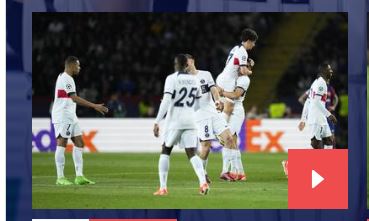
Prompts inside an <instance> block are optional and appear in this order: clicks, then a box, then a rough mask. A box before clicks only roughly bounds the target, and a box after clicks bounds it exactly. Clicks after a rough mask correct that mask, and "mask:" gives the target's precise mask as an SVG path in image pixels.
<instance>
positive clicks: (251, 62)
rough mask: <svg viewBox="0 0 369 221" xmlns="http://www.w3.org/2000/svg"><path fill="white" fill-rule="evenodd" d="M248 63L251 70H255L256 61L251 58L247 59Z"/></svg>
mask: <svg viewBox="0 0 369 221" xmlns="http://www.w3.org/2000/svg"><path fill="white" fill-rule="evenodd" d="M247 63H248V65H250V67H251V68H253V67H254V65H255V61H254V60H252V59H251V58H249V59H247Z"/></svg>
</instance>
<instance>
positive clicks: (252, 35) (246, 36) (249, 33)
mask: <svg viewBox="0 0 369 221" xmlns="http://www.w3.org/2000/svg"><path fill="white" fill-rule="evenodd" d="M247 40H250V41H256V40H258V34H256V32H255V31H254V30H252V29H250V28H246V29H244V30H243V31H242V33H241V41H242V42H246V41H247Z"/></svg>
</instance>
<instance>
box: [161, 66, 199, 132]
mask: <svg viewBox="0 0 369 221" xmlns="http://www.w3.org/2000/svg"><path fill="white" fill-rule="evenodd" d="M164 94H170V95H171V96H172V102H171V103H170V106H169V110H168V112H167V115H166V117H165V127H166V129H196V125H195V103H196V99H198V98H200V87H199V84H198V81H197V79H196V77H195V76H193V75H190V74H188V73H185V72H175V73H173V74H171V75H169V76H168V77H167V79H166V80H165V85H164Z"/></svg>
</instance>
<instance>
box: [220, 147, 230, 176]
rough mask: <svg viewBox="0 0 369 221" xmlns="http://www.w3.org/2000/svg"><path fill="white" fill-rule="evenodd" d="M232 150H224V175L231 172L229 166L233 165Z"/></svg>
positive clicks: (224, 148)
mask: <svg viewBox="0 0 369 221" xmlns="http://www.w3.org/2000/svg"><path fill="white" fill-rule="evenodd" d="M231 155H232V152H231V149H229V148H226V147H223V149H222V158H223V169H222V174H223V173H227V172H229V166H230V165H231V157H232V156H231Z"/></svg>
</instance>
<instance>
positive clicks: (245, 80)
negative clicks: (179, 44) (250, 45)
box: [218, 59, 254, 181]
mask: <svg viewBox="0 0 369 221" xmlns="http://www.w3.org/2000/svg"><path fill="white" fill-rule="evenodd" d="M253 65H254V63H253V61H252V60H251V59H248V62H247V65H246V66H245V67H246V68H247V69H248V70H249V72H248V73H247V74H241V73H239V74H238V78H237V80H236V82H235V89H234V91H232V92H228V91H225V90H224V89H223V88H221V87H218V89H219V93H220V95H221V96H224V97H226V98H228V99H231V100H233V101H234V107H233V111H232V112H231V116H230V119H229V126H230V129H231V133H232V135H233V141H234V143H235V144H234V146H235V147H236V149H233V150H232V152H233V153H232V154H233V155H234V156H235V160H234V161H233V162H234V164H232V162H230V163H229V164H228V165H226V169H227V170H229V166H231V172H230V176H231V177H232V178H233V179H234V180H241V181H243V180H246V175H245V172H244V168H243V165H242V160H241V152H240V150H239V149H238V148H237V136H238V134H239V133H240V131H241V127H242V123H243V122H244V120H245V110H244V107H243V101H244V99H245V96H246V92H247V89H248V88H249V85H250V78H249V77H248V76H249V75H251V74H252V71H251V70H252V67H253Z"/></svg>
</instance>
